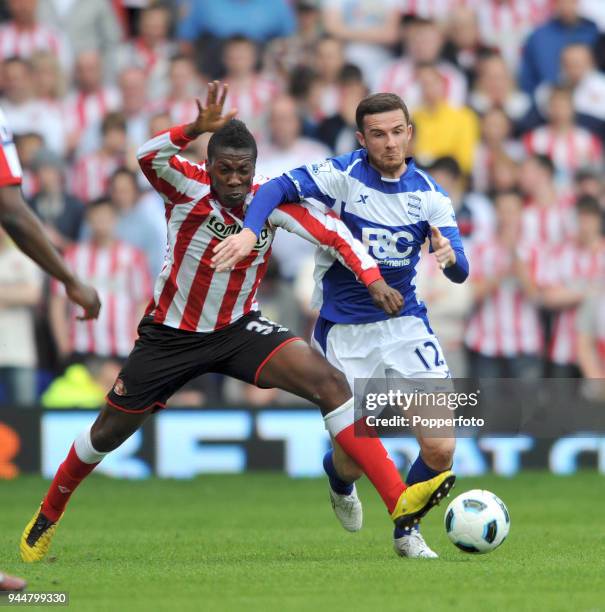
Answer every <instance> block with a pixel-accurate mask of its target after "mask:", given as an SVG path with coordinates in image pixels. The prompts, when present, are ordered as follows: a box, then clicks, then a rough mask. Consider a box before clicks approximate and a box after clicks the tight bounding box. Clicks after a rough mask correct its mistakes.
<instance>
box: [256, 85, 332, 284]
mask: <svg viewBox="0 0 605 612" xmlns="http://www.w3.org/2000/svg"><path fill="white" fill-rule="evenodd" d="M301 132H302V124H301V120H300V117H299V115H298V109H297V106H296V102H295V100H294V99H293V98H291V97H290V96H286V95H282V96H279V97H278V98H276V99H275V100H274V101H273V103H272V104H271V105H270V114H269V135H270V136H269V138H270V139H269V142H266V143H263V144H261V145H259V149H258V161H257V162H256V172H257V173H258V174H259V175H262V176H266V177H269V178H272V177H275V176H279V175H281V174H283V173H284V172H287V171H288V170H290V168H297V167H298V166H300V165H301V164H305V163H307V162H308V161H309V160H313V159H318V160H319V159H325V158H326V157H329V156H330V150H329V149H328V148H327V147H326V146H325V145H323V144H321V143H320V142H318V141H317V140H312V139H311V138H305V137H304V136H302V135H301ZM317 204H318V206H319V207H320V208H323V205H322V204H320V203H319V202H317ZM272 248H273V255H274V256H275V257H276V259H277V261H278V263H279V267H280V272H281V274H282V275H283V276H285V277H286V278H287V279H293V278H294V277H295V276H296V275H297V274H298V271H299V269H300V266H301V265H302V263H303V262H304V260H305V258H306V257H309V256H312V255H313V253H314V252H315V245H314V244H312V243H310V242H309V241H307V240H303V239H302V238H300V237H298V236H292V235H289V234H288V235H286V234H285V233H284V232H278V233H277V234H276V236H275V239H274V240H273V247H272Z"/></svg>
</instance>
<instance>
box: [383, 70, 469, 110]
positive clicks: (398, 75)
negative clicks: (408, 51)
mask: <svg viewBox="0 0 605 612" xmlns="http://www.w3.org/2000/svg"><path fill="white" fill-rule="evenodd" d="M437 69H438V70H439V73H440V74H441V76H442V77H443V79H444V81H445V92H446V97H447V100H448V102H449V103H450V104H451V105H452V106H456V107H459V106H463V105H464V103H465V101H466V94H467V84H466V78H465V77H464V75H463V74H462V72H460V70H458V68H456V67H455V66H454V65H453V64H450V63H449V62H439V63H438V64H437ZM373 89H374V91H375V92H381V91H389V92H393V93H396V94H397V95H399V96H400V97H401V98H402V99H403V101H404V102H405V103H406V105H407V107H408V108H409V110H410V112H411V113H413V112H414V111H415V110H416V109H417V108H418V107H419V105H420V103H421V102H422V95H421V92H420V85H419V84H418V79H417V78H416V68H415V66H414V64H413V63H412V61H411V60H409V59H406V58H404V59H399V60H395V61H393V62H391V63H390V64H387V66H386V68H385V69H384V70H383V71H382V73H380V75H379V77H378V79H377V81H376V83H375V84H374V88H373Z"/></svg>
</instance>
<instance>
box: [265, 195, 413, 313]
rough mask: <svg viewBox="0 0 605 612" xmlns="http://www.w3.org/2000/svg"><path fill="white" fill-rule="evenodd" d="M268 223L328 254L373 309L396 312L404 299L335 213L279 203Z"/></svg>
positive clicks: (304, 204)
mask: <svg viewBox="0 0 605 612" xmlns="http://www.w3.org/2000/svg"><path fill="white" fill-rule="evenodd" d="M269 222H270V223H271V224H272V225H274V226H276V227H281V228H283V229H285V230H287V231H289V232H292V233H293V234H297V235H298V236H300V237H301V238H304V239H305V240H308V241H309V242H311V243H312V244H315V245H317V246H318V247H319V248H322V249H325V250H327V251H329V252H330V253H331V254H332V255H333V256H334V257H335V258H336V259H338V261H340V263H342V264H343V265H344V266H346V267H347V268H349V270H351V272H353V274H355V277H356V278H357V280H358V281H359V282H361V283H363V284H364V285H365V286H366V287H367V288H368V291H369V292H370V295H371V296H372V299H373V301H374V303H375V304H376V306H378V307H379V308H381V309H382V310H384V311H385V312H386V313H387V314H389V315H396V314H398V313H399V311H400V310H401V308H402V306H403V297H402V296H401V294H400V293H399V291H397V290H396V289H393V288H392V287H389V285H387V284H386V282H385V281H384V279H383V277H382V274H381V273H380V269H379V268H378V265H377V264H376V262H375V261H374V259H373V258H372V257H371V256H370V255H369V254H368V252H367V251H366V249H365V248H364V246H363V244H361V242H359V240H357V239H356V238H355V237H354V236H353V234H352V233H351V231H350V230H349V228H348V227H347V226H346V225H345V224H344V223H343V222H342V221H341V220H340V219H339V218H338V216H337V215H336V214H335V213H332V212H327V213H324V212H322V211H320V210H319V209H318V208H317V207H315V206H311V205H310V204H307V203H306V202H301V203H300V204H281V205H280V206H278V207H277V208H276V209H275V210H274V211H273V212H272V213H271V215H270V216H269Z"/></svg>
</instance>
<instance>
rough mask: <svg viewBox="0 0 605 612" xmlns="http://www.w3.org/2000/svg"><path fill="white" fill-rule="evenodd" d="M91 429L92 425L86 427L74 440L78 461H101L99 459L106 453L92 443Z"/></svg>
mask: <svg viewBox="0 0 605 612" xmlns="http://www.w3.org/2000/svg"><path fill="white" fill-rule="evenodd" d="M91 429H92V425H91V426H90V427H89V428H88V429H85V430H84V431H83V432H82V433H81V434H80V435H79V436H78V437H77V438H76V439H75V440H74V449H75V451H76V455H78V458H79V459H80V461H82V462H84V463H99V461H101V459H103V457H105V455H107V453H100V452H99V451H98V450H96V449H95V447H94V446H93V445H92V440H91V438H90V430H91Z"/></svg>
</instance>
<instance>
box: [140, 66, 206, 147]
mask: <svg viewBox="0 0 605 612" xmlns="http://www.w3.org/2000/svg"><path fill="white" fill-rule="evenodd" d="M168 80H169V87H168V94H167V96H166V97H165V98H164V100H163V102H162V106H163V110H164V111H165V112H167V113H168V114H169V115H170V119H171V124H170V125H175V124H177V125H182V124H184V123H191V122H192V121H194V120H195V118H196V117H197V112H198V111H197V104H196V103H195V99H196V98H203V93H202V85H201V83H200V78H199V75H198V74H197V71H196V68H195V63H194V61H193V60H192V59H191V58H190V57H187V56H186V55H176V56H175V57H173V58H172V59H171V60H170V68H169V71H168ZM168 127H170V126H168ZM155 133H156V132H151V133H150V135H153V134H155Z"/></svg>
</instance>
